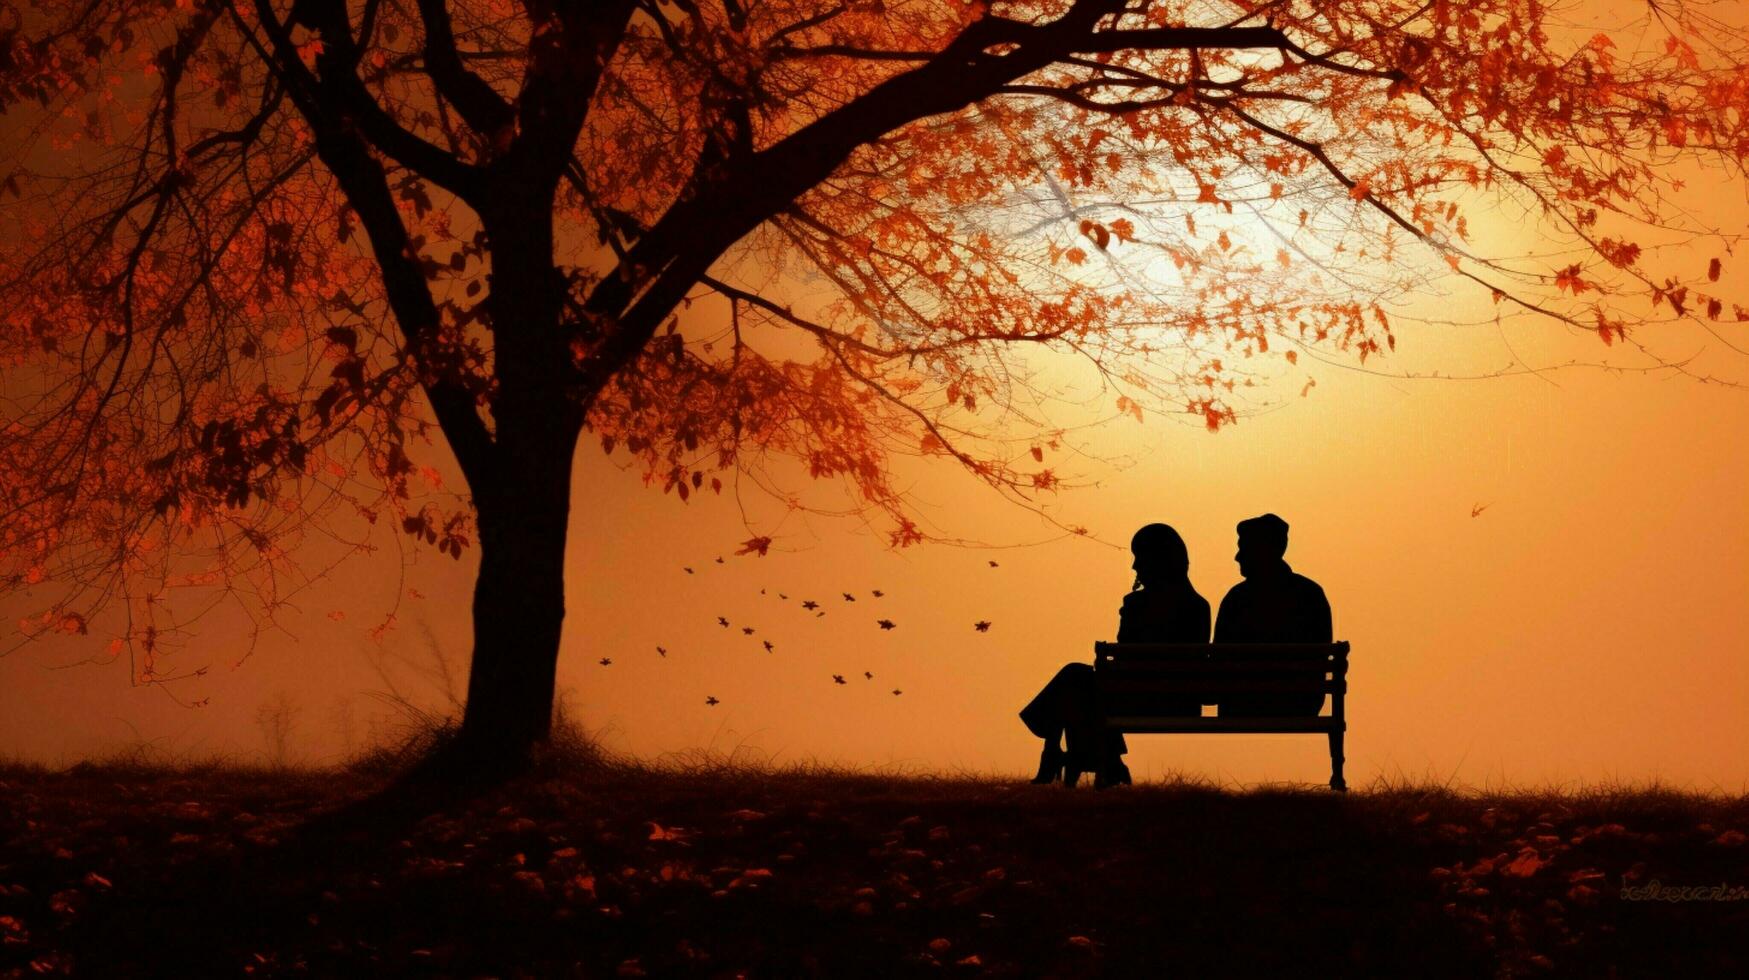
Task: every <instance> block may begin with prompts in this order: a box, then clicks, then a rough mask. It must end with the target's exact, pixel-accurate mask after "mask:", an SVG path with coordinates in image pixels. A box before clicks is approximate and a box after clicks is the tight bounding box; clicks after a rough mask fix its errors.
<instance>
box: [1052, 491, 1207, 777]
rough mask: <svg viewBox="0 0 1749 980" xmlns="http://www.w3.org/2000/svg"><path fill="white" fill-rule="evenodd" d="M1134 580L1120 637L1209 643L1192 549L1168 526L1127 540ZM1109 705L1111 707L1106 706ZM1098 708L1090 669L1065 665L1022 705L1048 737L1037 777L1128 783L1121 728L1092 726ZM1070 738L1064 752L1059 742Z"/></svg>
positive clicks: (1165, 706)
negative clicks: (1090, 776)
mask: <svg viewBox="0 0 1749 980" xmlns="http://www.w3.org/2000/svg"><path fill="white" fill-rule="evenodd" d="M1130 552H1131V553H1132V554H1133V555H1134V556H1135V561H1134V562H1133V563H1131V565H1130V567H1131V568H1133V569H1135V572H1136V582H1135V585H1133V586H1131V589H1130V593H1129V594H1128V595H1126V596H1124V597H1123V608H1122V609H1120V610H1118V627H1117V642H1119V643H1207V642H1208V641H1209V604H1208V600H1207V599H1204V598H1203V597H1202V596H1200V595H1198V594H1197V591H1196V588H1195V587H1194V586H1192V585H1191V584H1190V552H1189V551H1188V550H1186V549H1185V547H1184V539H1183V538H1181V537H1179V536H1178V532H1177V531H1175V530H1173V529H1172V528H1171V526H1170V525H1166V524H1149V525H1148V526H1146V527H1144V528H1142V529H1141V530H1140V531H1137V532H1136V535H1135V537H1133V538H1131V539H1130ZM1107 707H1114V706H1109V705H1108V706H1107ZM1148 710H1149V713H1150V714H1156V713H1157V714H1188V715H1200V714H1202V705H1201V704H1198V703H1195V702H1194V701H1170V702H1166V703H1162V702H1161V700H1160V699H1158V698H1150V700H1149V709H1148ZM1100 714H1101V712H1100V711H1099V706H1098V705H1096V704H1095V703H1094V686H1093V668H1092V667H1091V666H1089V665H1087V664H1079V663H1076V664H1065V665H1064V666H1063V668H1062V669H1061V670H1059V671H1057V675H1056V676H1055V677H1053V678H1051V681H1050V683H1049V684H1046V685H1045V686H1044V689H1043V690H1041V691H1039V692H1038V695H1037V696H1036V697H1034V698H1033V699H1032V701H1031V702H1030V703H1028V704H1027V706H1026V707H1025V708H1022V709H1021V711H1020V720H1021V721H1023V722H1025V723H1026V727H1027V728H1028V729H1029V730H1030V731H1031V732H1032V733H1033V734H1034V735H1037V736H1038V737H1039V738H1042V739H1044V740H1045V747H1044V752H1043V753H1042V754H1040V756H1039V760H1038V775H1037V776H1036V777H1034V778H1033V782H1035V783H1051V782H1055V781H1056V780H1057V779H1058V778H1059V776H1060V777H1061V778H1062V780H1063V783H1064V784H1065V785H1067V786H1074V785H1075V783H1076V782H1078V781H1079V780H1080V778H1081V773H1082V772H1084V771H1086V770H1088V769H1092V770H1093V771H1094V782H1093V785H1094V786H1095V787H1097V788H1101V789H1103V788H1104V787H1106V786H1111V785H1114V784H1117V783H1127V782H1129V781H1130V770H1129V767H1128V766H1126V765H1124V763H1123V759H1122V756H1123V754H1124V753H1126V752H1128V751H1129V746H1128V745H1126V744H1125V743H1124V738H1123V733H1122V732H1112V733H1107V732H1105V731H1103V730H1102V729H1100V728H1099V727H1098V725H1097V722H1098V719H1099V717H1100ZM1065 734H1066V735H1067V736H1068V741H1069V747H1068V751H1067V752H1065V751H1064V750H1063V749H1062V747H1061V746H1060V745H1059V744H1058V740H1059V739H1060V738H1061V737H1062V736H1064V735H1065Z"/></svg>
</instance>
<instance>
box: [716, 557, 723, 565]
mask: <svg viewBox="0 0 1749 980" xmlns="http://www.w3.org/2000/svg"><path fill="white" fill-rule="evenodd" d="M722 563H723V556H722V555H718V556H717V564H719V565H721V564H722Z"/></svg>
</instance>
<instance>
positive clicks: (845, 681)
mask: <svg viewBox="0 0 1749 980" xmlns="http://www.w3.org/2000/svg"><path fill="white" fill-rule="evenodd" d="M770 543H771V539H770V538H768V537H762V538H755V539H753V541H752V542H750V543H749V544H748V546H745V547H743V548H742V549H741V551H739V552H737V554H743V555H745V554H759V555H763V554H765V553H767V551H768V549H769V545H770ZM727 564H730V563H729V562H728V561H727V560H726V559H725V558H724V557H722V556H720V555H719V556H716V557H715V558H713V559H711V561H710V562H709V563H703V564H695V565H681V566H680V571H681V572H683V573H684V574H685V575H687V576H701V575H704V574H708V573H709V572H710V570H711V566H712V565H727ZM986 564H987V566H988V567H989V568H991V569H995V568H999V567H1000V564H999V563H998V562H996V561H994V560H986ZM812 584H814V585H818V584H819V583H818V582H817V581H816V582H814V583H812ZM717 594H718V596H719V597H720V596H721V595H722V592H720V591H719V592H718V593H717ZM758 596H759V597H760V600H759V601H763V602H770V601H773V600H775V602H776V603H779V604H781V605H782V606H784V607H786V608H788V609H791V610H792V611H790V612H789V613H788V615H790V616H794V615H795V614H796V612H800V613H803V614H812V615H811V616H808V617H807V618H808V619H811V620H820V619H824V618H825V617H826V615H827V613H828V612H834V613H836V614H837V615H836V616H835V617H834V619H833V621H832V625H833V626H837V625H838V624H840V623H845V622H849V623H850V624H852V626H853V627H854V625H855V624H860V623H868V624H871V625H872V626H873V627H874V628H875V629H877V630H879V631H880V633H882V634H883V635H884V634H890V633H894V632H896V631H897V630H898V629H899V627H900V622H899V620H900V618H901V617H900V615H899V612H898V611H897V610H890V609H889V608H888V607H886V605H885V604H886V601H887V600H888V599H889V596H888V593H887V592H886V591H885V590H883V589H878V588H875V589H868V590H866V591H854V592H853V591H839V592H838V594H837V597H836V598H816V597H814V596H809V595H806V594H805V593H801V592H797V593H796V594H794V595H792V594H791V592H788V591H784V590H782V589H777V588H771V587H766V588H760V589H759V590H758ZM899 601H900V602H901V603H903V599H902V598H901V599H900V600H899ZM871 603H876V604H881V605H882V608H879V609H869V608H868V607H869V605H870V604H871ZM865 609H866V610H868V612H869V613H875V614H876V615H868V616H867V618H866V619H865V618H864V616H865V613H864V612H863V611H864V610H865ZM759 615H760V614H737V613H735V610H733V609H730V610H728V611H727V613H719V614H717V615H715V616H713V617H711V619H710V620H708V621H714V623H715V625H716V626H717V628H718V630H720V631H721V632H720V633H719V632H718V631H717V630H710V629H709V627H705V628H704V634H703V637H709V636H713V635H715V636H726V637H739V638H744V639H747V640H750V641H752V642H754V643H757V644H758V648H762V649H763V650H764V651H765V652H766V653H768V654H771V653H789V652H795V651H798V650H800V651H801V652H804V653H807V652H812V650H814V649H818V650H821V651H835V650H837V649H838V647H839V646H840V644H836V643H831V642H827V643H821V642H820V641H819V640H817V639H816V640H811V641H808V642H807V643H806V644H804V643H792V642H789V641H788V640H786V639H785V633H784V632H783V631H784V629H785V624H784V623H782V622H779V623H777V624H775V626H776V628H775V629H773V628H772V627H773V626H774V624H773V623H772V622H771V621H770V619H769V618H767V619H766V620H765V621H760V618H759ZM779 615H782V614H779ZM731 617H733V618H731ZM847 617H848V619H847ZM749 619H751V620H752V622H749V621H748V620H749ZM787 625H788V626H789V627H790V628H792V629H793V627H794V626H795V624H794V622H793V621H791V622H789V623H788V624H787ZM992 625H993V624H992V623H991V621H990V620H988V619H980V620H977V621H975V622H973V623H970V624H969V627H970V629H971V630H972V632H974V633H980V634H987V633H989V632H990V629H991V627H992ZM791 635H793V634H791ZM703 637H699V638H695V641H696V639H703ZM703 645H704V646H705V648H706V649H712V648H717V649H721V647H720V646H719V645H717V644H715V643H713V642H712V641H710V640H708V639H704V640H703ZM671 649H672V650H676V651H683V650H684V648H683V647H680V646H678V645H677V644H675V642H674V640H673V639H672V638H664V642H663V643H659V644H656V645H655V650H656V654H657V656H658V657H660V658H662V659H663V660H666V659H668V654H669V653H670V652H671ZM597 663H598V664H600V665H601V666H603V667H607V666H611V665H612V664H613V663H614V660H613V658H612V657H601V658H600V659H599V660H598V661H597ZM859 672H860V673H861V674H862V679H863V681H864V682H872V681H873V680H875V671H873V670H867V669H860V668H859V669H858V670H856V671H841V672H828V673H827V674H826V676H827V677H829V678H830V680H831V682H832V684H833V685H834V686H841V687H849V686H853V683H852V680H851V679H849V678H854V677H855V675H856V673H859ZM890 690H891V694H892V696H893V697H899V696H902V695H903V694H904V693H905V691H904V688H902V687H893V688H891V689H890ZM719 693H720V692H719ZM704 703H705V706H706V707H715V706H717V705H719V704H722V703H724V702H723V699H722V698H720V697H718V696H717V694H716V693H711V694H708V695H707V696H706V697H705V699H704Z"/></svg>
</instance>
